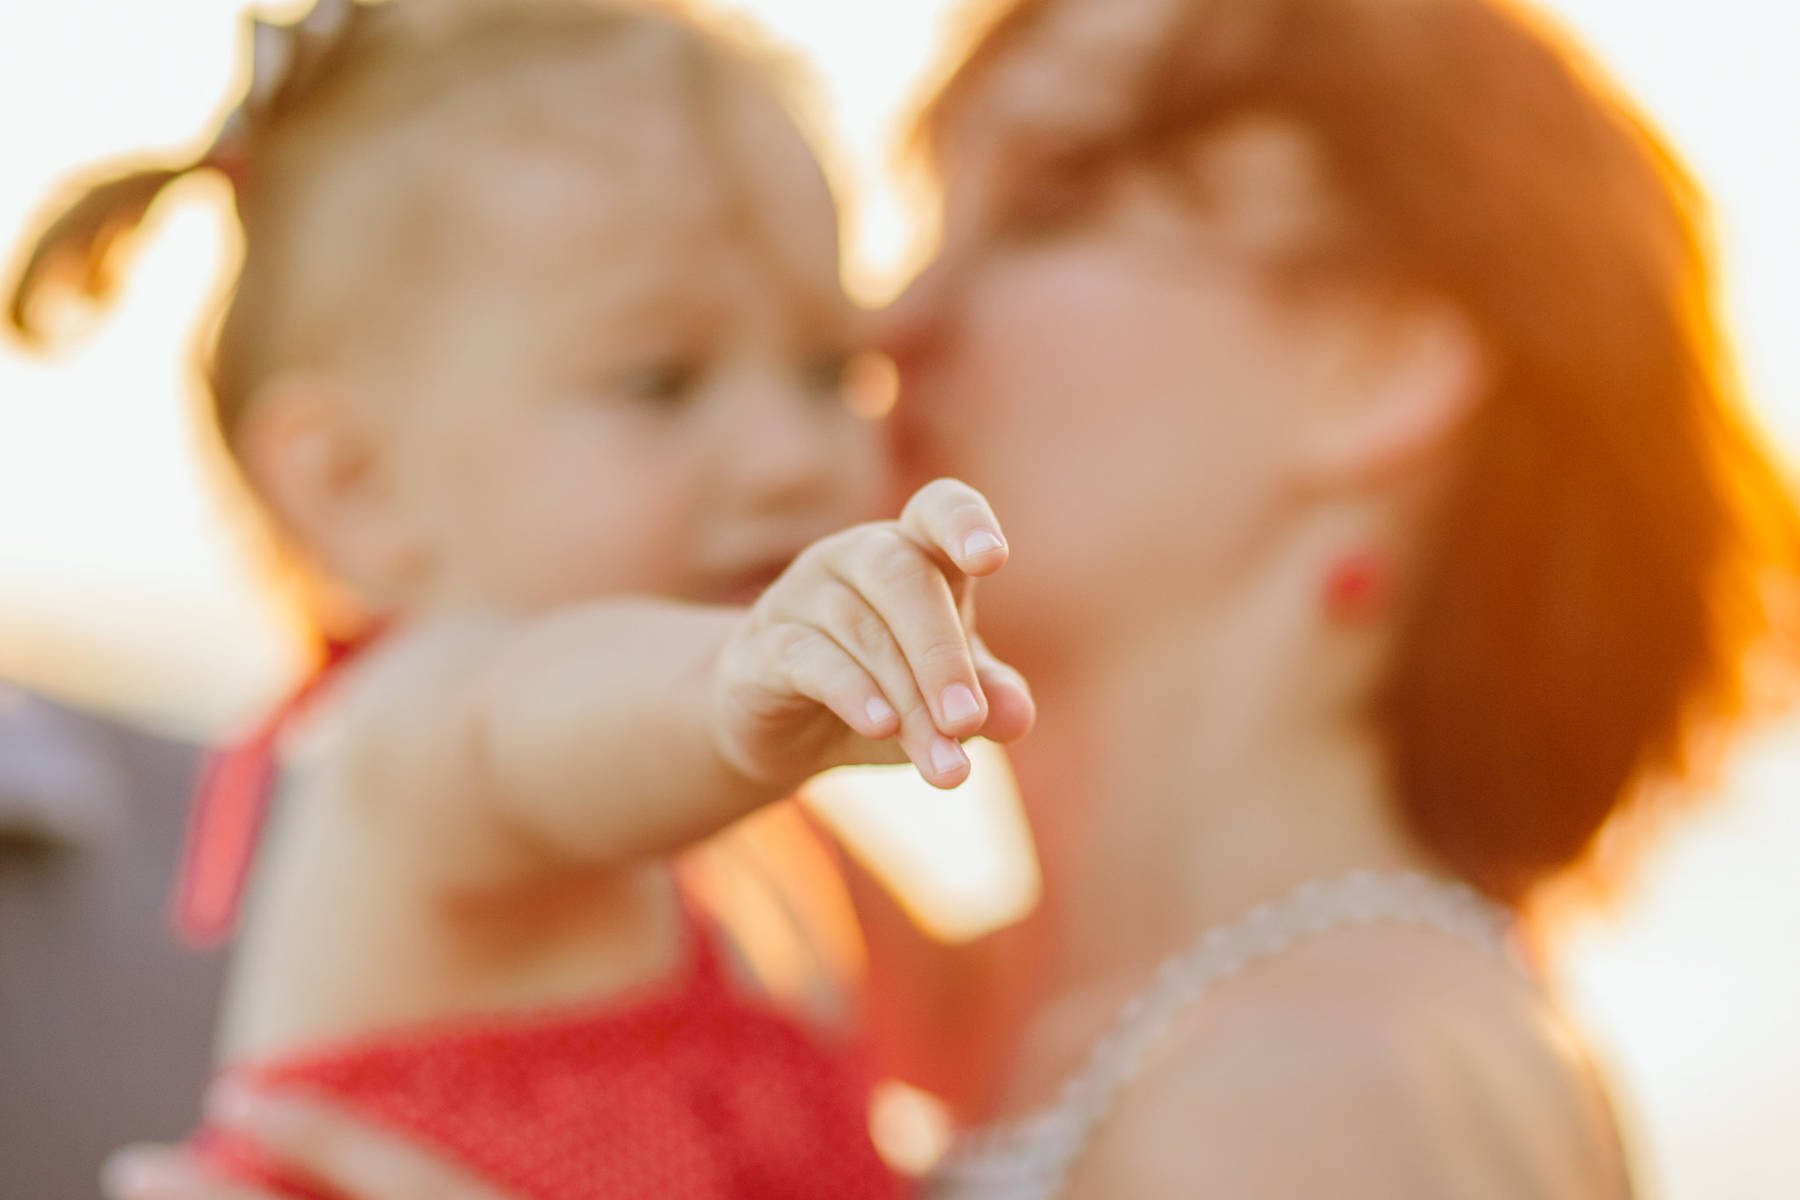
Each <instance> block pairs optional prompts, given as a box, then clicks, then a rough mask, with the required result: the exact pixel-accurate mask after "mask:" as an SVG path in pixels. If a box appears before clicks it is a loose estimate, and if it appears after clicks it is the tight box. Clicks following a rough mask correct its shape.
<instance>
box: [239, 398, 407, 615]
mask: <svg viewBox="0 0 1800 1200" xmlns="http://www.w3.org/2000/svg"><path fill="white" fill-rule="evenodd" d="M232 443H233V447H234V448H235V450H236V451H237V456H238V460H239V461H240V462H241V463H242V464H243V468H244V472H245V474H246V476H247V477H248V479H249V481H250V485H251V487H252V488H254V489H255V491H256V493H257V495H258V496H259V497H261V499H262V500H263V502H264V503H265V504H266V505H267V506H268V507H269V509H270V511H271V513H272V515H273V516H274V518H275V520H276V522H277V523H278V524H279V525H280V526H281V528H282V530H283V532H284V533H285V534H286V535H287V536H288V537H290V538H291V539H292V540H293V541H294V542H296V543H297V548H298V549H299V550H300V551H302V552H303V553H304V554H305V555H306V556H307V557H308V558H310V559H311V560H312V561H314V562H315V563H316V564H317V565H318V566H319V567H320V568H322V569H323V570H324V571H325V572H326V573H327V574H328V575H329V576H330V577H331V578H332V580H333V581H334V582H336V583H338V584H340V585H343V586H345V587H347V588H349V589H350V590H351V591H352V592H354V593H355V594H356V596H357V597H358V598H359V599H360V600H362V601H363V602H365V603H367V604H370V605H372V606H374V607H375V608H377V609H382V608H387V607H389V606H391V605H393V604H395V603H396V602H398V601H400V600H401V599H402V598H403V596H404V594H405V592H406V590H407V588H408V587H409V586H410V585H411V584H412V582H413V581H414V580H416V578H417V575H418V571H419V567H420V564H421V562H422V561H423V546H422V544H421V542H420V541H419V538H418V533H419V531H418V530H417V529H416V528H415V527H414V523H413V522H412V521H411V520H409V517H408V510H407V508H406V506H405V505H404V504H403V503H401V499H402V498H401V496H400V494H399V492H398V490H397V488H396V487H395V486H394V479H395V472H394V465H395V464H394V463H393V461H392V456H391V452H390V451H389V445H390V442H389V440H388V439H386V438H384V437H383V436H382V429H381V428H380V427H379V425H378V424H377V423H376V420H375V418H374V415H373V413H372V412H371V406H370V405H369V404H368V403H367V402H366V401H359V399H358V397H357V395H356V393H355V392H354V390H353V389H352V388H351V387H350V386H349V385H348V384H347V383H346V382H345V381H344V380H343V379H341V378H340V377H338V376H336V375H333V374H331V373H329V372H323V371H290V372H285V373H282V374H279V375H276V376H274V377H273V378H271V379H270V380H268V381H267V382H266V383H264V384H263V385H262V386H261V387H259V388H257V390H256V392H255V394H254V395H253V396H252V397H251V398H250V402H249V404H247V405H246V406H245V409H244V414H243V416H242V417H241V418H240V420H239V424H238V427H237V429H236V430H235V431H234V434H233V437H232Z"/></svg>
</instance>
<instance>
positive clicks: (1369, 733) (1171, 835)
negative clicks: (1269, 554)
mask: <svg viewBox="0 0 1800 1200" xmlns="http://www.w3.org/2000/svg"><path fill="white" fill-rule="evenodd" d="M1296 615H1297V614H1291V613H1290V614H1288V616H1290V617H1294V616H1296ZM1245 616H1246V621H1244V622H1213V623H1210V624H1209V626H1208V627H1207V628H1206V629H1204V630H1203V629H1200V628H1191V629H1189V630H1186V631H1175V632H1171V631H1169V630H1166V629H1165V630H1162V631H1159V632H1158V634H1157V635H1156V636H1155V637H1153V638H1152V637H1144V638H1141V639H1138V641H1137V642H1136V643H1135V644H1128V645H1127V646H1125V647H1120V646H1116V645H1115V646H1109V647H1107V648H1106V653H1105V654H1104V655H1100V654H1096V655H1094V656H1092V657H1091V658H1089V659H1088V660H1086V662H1085V663H1084V664H1082V665H1081V666H1079V667H1075V668H1072V669H1069V670H1066V671H1063V672H1060V673H1052V674H1051V675H1050V676H1048V677H1046V676H1045V675H1043V674H1039V675H1036V676H1035V677H1034V681H1033V682H1034V688H1035V690H1036V693H1037V698H1038V707H1039V712H1040V714H1041V718H1040V720H1039V723H1038V728H1037V729H1036V731H1034V732H1033V734H1032V736H1031V737H1030V738H1028V739H1026V741H1025V742H1024V743H1022V744H1021V745H1020V746H1018V747H1017V748H1016V750H1015V751H1014V765H1015V769H1016V770H1017V772H1018V776H1019V783H1020V788H1021V791H1022V793H1023V795H1024V798H1025V804H1026V807H1027V810H1028V813H1029V816H1030V820H1031V825H1032V828H1033V830H1034V833H1035V835H1036V838H1037V843H1038V852H1039V858H1040V863H1041V867H1042V871H1043V877H1044V903H1043V905H1042V907H1041V909H1040V912H1039V915H1038V917H1037V918H1036V920H1035V923H1036V924H1037V925H1038V933H1039V936H1040V938H1041V941H1040V945H1042V946H1044V947H1045V948H1046V958H1045V961H1044V969H1045V975H1044V977H1043V978H1041V979H1040V981H1039V982H1040V985H1041V986H1043V987H1044V988H1045V989H1046V993H1045V994H1047V995H1055V994H1059V993H1064V992H1068V991H1072V990H1076V989H1084V988H1089V987H1108V986H1112V985H1115V984H1117V983H1118V982H1119V981H1121V980H1130V979H1135V978H1137V977H1141V975H1142V974H1143V972H1144V971H1146V970H1147V969H1148V968H1149V967H1150V966H1151V965H1153V964H1154V963H1155V962H1157V961H1159V960H1160V959H1162V958H1163V957H1165V956H1166V955H1168V954H1169V953H1171V952H1173V951H1174V950H1176V949H1178V948H1179V947H1181V946H1184V945H1186V944H1188V943H1189V942H1190V941H1192V939H1193V938H1194V937H1195V936H1197V935H1198V934H1199V933H1200V931H1201V930H1203V929H1205V928H1207V927H1209V926H1211V925H1214V924H1217V923H1219V922H1221V921H1225V920H1229V919H1230V918H1232V917H1233V916H1235V915H1237V914H1238V913H1240V912H1242V911H1243V910H1244V909H1245V908H1247V907H1249V906H1250V905H1252V904H1255V903H1256V902H1258V901H1260V900H1264V899H1270V898H1273V897H1274V896H1277V895H1279V894H1281V893H1283V892H1285V891H1286V890H1288V889H1290V888H1292V887H1293V886H1295V885H1297V884H1299V883H1301V882H1303V881H1305V880H1307V879H1313V878H1319V877H1325V876H1332V875H1337V874H1341V873H1344V872H1346V871H1350V870H1353V869H1357V868H1375V869H1404V868H1413V869H1427V870H1428V869H1431V867H1432V865H1433V864H1432V861H1431V860H1430V858H1429V856H1428V855H1427V854H1426V853H1425V852H1424V851H1423V850H1422V849H1420V848H1419V847H1418V846H1417V845H1415V844H1414V843H1413V841H1412V840H1411V839H1410V838H1409V837H1408V836H1407V834H1406V833H1405V831H1404V829H1403V827H1402V826H1401V824H1400V821H1399V818H1398V816H1397V814H1396V812H1395V811H1394V808H1393V804H1392V801H1391V795H1390V789H1389V785H1388V782H1387V779H1386V775H1385V771H1384V768H1383V765H1382V754H1381V751H1380V746H1379V743H1378V739H1377V737H1376V736H1375V733H1374V731H1373V730H1372V729H1371V728H1370V727H1369V724H1368V721H1367V720H1366V718H1364V717H1363V716H1362V715H1361V714H1362V712H1363V710H1364V708H1365V704H1364V703H1363V702H1362V698H1363V697H1365V696H1366V694H1367V692H1368V690H1369V689H1368V686H1367V684H1368V680H1369V679H1371V678H1372V676H1373V669H1374V665H1375V664H1376V663H1378V662H1379V661H1380V659H1381V657H1382V651H1383V647H1382V646H1381V645H1378V644H1376V643H1377V641H1378V640H1379V635H1378V634H1374V633H1361V632H1351V633H1345V632H1339V631H1321V632H1319V633H1318V634H1317V635H1316V636H1307V637H1301V638H1298V639H1295V638H1291V637H1282V636H1271V635H1272V634H1275V633H1278V632H1280V631H1278V630H1273V629H1270V628H1267V627H1266V625H1267V624H1268V623H1269V622H1280V621H1281V620H1282V616H1283V614H1282V613H1281V612H1280V611H1279V610H1274V611H1271V610H1270V609H1269V607H1268V606H1267V605H1260V606H1258V605H1251V606H1249V607H1248V608H1247V609H1246V613H1245ZM1252 623H1254V624H1256V625H1264V626H1265V627H1264V628H1260V629H1259V628H1255V627H1252ZM1289 632H1291V630H1290V631H1289Z"/></svg>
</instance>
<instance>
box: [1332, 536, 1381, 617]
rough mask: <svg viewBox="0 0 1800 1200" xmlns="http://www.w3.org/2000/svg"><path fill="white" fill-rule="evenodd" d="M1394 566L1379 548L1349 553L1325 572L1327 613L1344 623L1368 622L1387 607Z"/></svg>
mask: <svg viewBox="0 0 1800 1200" xmlns="http://www.w3.org/2000/svg"><path fill="white" fill-rule="evenodd" d="M1392 591H1393V567H1392V564H1391V563H1390V562H1389V561H1388V557H1387V555H1385V554H1382V553H1381V552H1380V551H1377V550H1358V551H1355V552H1353V553H1350V554H1347V555H1345V556H1344V557H1343V558H1340V559H1339V560H1338V561H1337V562H1336V563H1335V564H1333V566H1332V568H1331V570H1329V571H1327V572H1326V574H1325V588H1324V599H1325V613H1326V615H1327V616H1329V617H1330V618H1331V619H1332V620H1333V621H1336V622H1337V623H1338V624H1340V625H1362V624H1366V623H1367V622H1369V621H1370V620H1372V619H1373V618H1374V617H1376V616H1377V615H1379V614H1380V613H1381V612H1382V610H1384V609H1385V608H1386V607H1387V604H1388V599H1389V596H1390V594H1391V593H1392Z"/></svg>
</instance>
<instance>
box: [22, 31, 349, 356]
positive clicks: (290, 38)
mask: <svg viewBox="0 0 1800 1200" xmlns="http://www.w3.org/2000/svg"><path fill="white" fill-rule="evenodd" d="M366 11H367V9H366V8H365V7H364V6H363V5H361V4H358V3H356V2H355V0H316V2H315V3H314V5H313V7H312V9H311V10H310V11H308V13H307V14H306V15H305V16H304V17H303V18H301V19H300V20H299V21H298V22H296V23H295V24H292V25H277V24H273V23H271V22H268V21H263V20H256V19H253V20H252V21H251V22H250V80H249V87H248V88H247V90H246V93H245V95H244V97H243V99H242V100H241V101H240V102H239V104H238V106H237V108H236V109H234V110H233V112H232V113H231V115H230V116H229V117H227V118H226V120H225V123H224V126H223V127H222V128H221V129H220V131H219V134H218V136H217V138H216V139H215V140H214V142H213V144H212V145H211V146H210V147H209V148H208V149H207V150H206V152H205V153H203V154H201V155H200V156H199V157H197V158H195V159H194V160H193V161H191V162H189V163H187V164H186V165H185V166H181V167H174V168H161V169H153V170H142V171H134V172H132V173H131V174H128V175H121V176H119V177H118V178H116V179H112V180H109V181H108V182H106V183H102V184H100V185H99V186H97V187H95V188H92V189H91V190H89V191H88V192H87V193H86V194H85V195H83V196H82V197H81V198H80V199H79V200H77V201H76V202H75V203H74V204H73V205H71V206H70V207H69V208H68V210H67V211H65V212H64V213H63V214H62V216H60V217H58V218H57V219H56V220H55V221H54V222H53V223H52V224H51V225H50V227H49V228H48V229H46V230H45V231H44V233H43V234H42V235H41V236H40V237H39V238H38V240H37V244H36V245H35V246H33V247H32V250H31V253H30V255H29V256H27V258H26V259H25V265H24V267H23V268H22V269H21V270H20V272H19V275H18V278H17V280H16V281H15V282H14V283H13V285H12V290H11V294H10V296H9V297H8V301H7V322H8V323H9V324H10V325H11V326H12V327H13V329H14V330H15V331H16V332H17V333H18V334H19V335H20V336H21V337H23V338H24V339H25V340H26V341H27V342H29V343H33V344H38V345H42V344H43V343H45V342H47V341H48V340H50V336H51V334H50V331H49V329H48V328H47V327H46V324H45V322H44V321H43V320H42V317H43V315H44V311H45V307H46V306H45V303H44V302H45V301H47V300H52V299H56V298H59V297H79V298H81V299H84V300H87V301H89V302H91V303H95V304H98V303H103V302H105V301H106V300H107V299H109V298H110V296H111V294H112V291H113V287H114V284H115V283H116V281H117V268H118V265H119V263H118V260H119V257H120V254H121V252H122V251H123V249H124V244H125V243H126V242H128V241H129V240H130V236H131V234H133V233H134V232H136V230H137V229H138V227H139V226H140V225H141V224H142V223H143V220H144V217H145V215H146V214H147V213H148V212H149V211H150V208H151V206H152V205H153V204H155V203H156V199H157V197H158V196H160V195H162V193H163V190H164V189H165V188H167V187H168V186H169V185H170V184H171V183H173V182H175V180H177V179H180V178H181V177H182V176H184V175H188V174H191V173H192V172H194V171H197V170H202V169H214V170H218V171H220V172H222V173H223V174H224V175H225V176H226V177H227V178H228V179H230V180H231V183H232V185H233V188H234V189H235V190H236V191H237V192H238V193H239V195H240V196H241V195H242V192H243V190H244V188H245V186H246V184H247V182H248V181H247V178H246V176H247V173H248V166H249V159H250V148H251V145H252V143H253V142H254V141H255V140H256V137H257V131H258V129H259V128H260V127H261V126H262V125H264V124H265V123H266V122H267V121H268V120H269V118H270V116H271V115H272V114H273V113H274V112H275V111H277V110H279V109H280V108H281V107H282V106H283V105H284V104H285V103H287V102H290V101H291V100H292V98H293V94H294V93H296V92H302V93H303V92H304V91H306V90H307V89H308V88H310V87H311V86H312V85H313V84H314V82H315V81H316V80H317V78H318V77H320V76H322V75H323V74H325V73H327V72H328V71H329V69H330V67H331V65H332V63H333V61H334V59H335V58H336V56H337V54H338V52H339V51H340V50H341V49H342V43H343V42H344V40H345V36H344V35H345V34H346V31H347V30H349V29H350V28H351V26H352V25H354V24H356V23H358V22H359V20H360V19H361V18H362V16H363V15H364V13H365V12H366Z"/></svg>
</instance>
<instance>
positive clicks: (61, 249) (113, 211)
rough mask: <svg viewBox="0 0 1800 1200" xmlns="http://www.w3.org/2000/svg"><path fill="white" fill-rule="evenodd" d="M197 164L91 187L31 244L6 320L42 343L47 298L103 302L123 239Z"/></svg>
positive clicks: (29, 338) (138, 173)
mask: <svg viewBox="0 0 1800 1200" xmlns="http://www.w3.org/2000/svg"><path fill="white" fill-rule="evenodd" d="M195 165H198V164H190V165H189V166H187V167H181V168H176V169H166V168H165V169H159V170H146V171H134V172H132V173H131V174H129V175H122V176H120V177H118V178H116V179H112V180H109V181H108V182H106V183H103V184H100V185H99V186H98V187H95V188H92V189H90V190H89V191H88V193H87V194H86V195H84V196H82V197H81V199H79V200H77V201H76V202H75V203H74V204H73V205H71V206H70V207H69V208H68V210H67V211H66V212H64V213H63V214H62V216H60V217H58V218H57V219H56V220H55V221H54V222H52V223H51V225H50V227H49V228H48V229H46V230H45V231H44V232H43V234H42V235H41V236H40V237H39V238H38V240H37V244H36V245H35V246H34V247H32V250H31V253H30V255H29V256H28V257H27V258H26V259H25V265H24V267H23V268H22V269H21V270H20V272H19V276H18V279H17V280H16V281H15V282H14V283H13V285H12V290H11V295H10V296H9V297H8V301H7V310H6V312H7V321H8V323H9V324H11V326H12V327H13V329H14V330H15V331H16V332H17V333H18V334H19V335H20V336H21V337H23V338H25V340H26V341H28V342H33V343H39V344H41V343H43V342H45V341H47V340H48V338H49V331H48V329H47V328H46V326H45V323H44V322H43V320H42V317H43V314H44V308H45V303H44V302H45V301H47V300H53V299H56V298H58V297H62V296H78V297H80V298H81V299H84V300H87V301H89V302H90V303H94V304H100V303H104V302H105V301H106V300H107V299H109V298H110V296H111V295H112V292H113V288H114V285H115V284H116V282H117V275H118V266H119V261H118V260H119V258H120V255H121V252H122V250H123V248H124V247H123V243H126V242H128V241H129V240H130V238H131V235H132V234H133V233H135V232H136V231H137V228H138V226H139V225H141V224H142V223H143V220H144V215H145V214H146V213H148V212H149V211H150V206H151V205H152V204H154V203H155V202H156V198H157V197H158V196H160V195H162V193H163V189H165V188H167V187H168V186H169V184H171V183H173V182H174V181H175V180H177V179H179V178H181V177H182V176H183V175H186V174H187V173H188V172H189V171H191V170H193V169H194V166H195Z"/></svg>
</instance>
